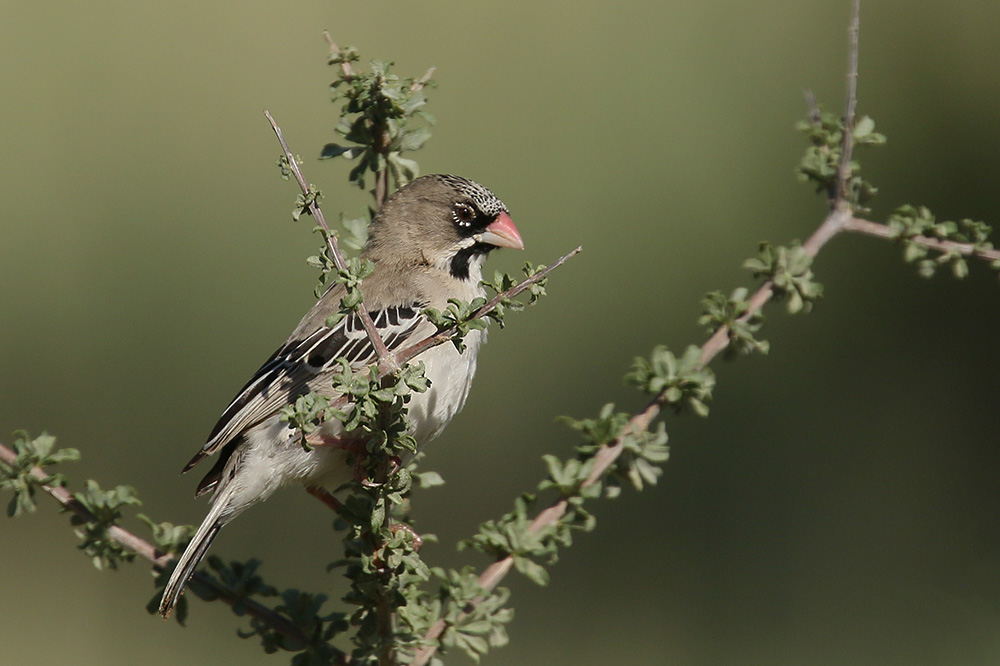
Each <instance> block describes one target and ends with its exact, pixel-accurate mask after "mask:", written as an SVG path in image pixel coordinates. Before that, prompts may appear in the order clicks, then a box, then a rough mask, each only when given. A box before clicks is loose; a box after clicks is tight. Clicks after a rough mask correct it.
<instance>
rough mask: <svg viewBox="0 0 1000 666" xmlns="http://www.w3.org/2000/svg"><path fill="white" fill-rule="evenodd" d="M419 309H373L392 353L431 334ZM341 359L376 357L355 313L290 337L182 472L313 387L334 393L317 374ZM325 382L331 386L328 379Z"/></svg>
mask: <svg viewBox="0 0 1000 666" xmlns="http://www.w3.org/2000/svg"><path fill="white" fill-rule="evenodd" d="M420 310H421V309H420V306H419V305H418V304H416V303H414V304H411V305H406V306H402V305H399V306H392V307H386V308H382V309H381V310H375V311H372V312H370V313H369V314H370V315H371V318H372V321H373V322H374V323H375V328H376V330H377V331H378V332H379V335H380V336H381V337H382V340H383V341H384V342H385V346H386V347H387V348H388V349H389V351H395V350H396V349H399V348H401V347H402V346H403V345H404V344H405V343H406V342H407V341H410V340H411V339H412V341H413V342H416V341H417V340H418V339H419V338H418V337H416V335H415V334H417V333H418V331H419V330H420V329H424V331H423V332H424V333H428V334H429V333H432V332H433V330H434V329H433V326H432V325H431V324H430V323H429V322H428V321H427V319H426V318H425V317H423V315H421V313H420ZM421 324H423V326H421ZM338 358H345V359H347V361H348V362H349V363H350V364H351V367H352V368H355V369H360V368H363V367H365V366H367V365H370V364H372V363H374V362H375V361H376V360H377V356H376V353H375V349H374V347H372V344H371V340H369V339H368V336H367V334H366V333H365V330H364V328H363V326H362V325H361V318H360V317H359V316H358V315H357V314H353V315H348V316H347V317H344V318H343V319H341V320H340V321H339V322H338V323H337V324H336V325H334V326H333V327H328V326H325V325H324V326H319V327H318V328H316V329H315V330H313V331H312V332H311V333H309V334H308V335H305V336H304V337H301V338H297V339H295V338H293V339H290V340H288V341H287V342H286V343H285V344H284V345H282V346H281V347H280V348H279V349H278V350H277V351H276V352H274V354H273V355H272V356H271V358H269V359H268V360H267V362H266V363H264V365H262V366H261V367H260V369H259V370H258V371H257V372H256V373H255V374H254V376H253V377H252V378H251V379H250V381H249V382H247V384H246V386H244V387H243V389H242V390H241V391H240V392H239V393H238V394H237V395H236V398H235V399H233V401H232V402H231V403H229V406H228V407H227V408H226V410H225V411H224V412H223V413H222V416H221V417H220V418H219V421H218V423H216V424H215V428H213V429H212V433H211V434H210V435H209V436H208V442H206V444H205V446H203V447H202V448H201V450H200V451H198V453H197V454H195V456H194V457H193V458H192V459H191V461H190V462H188V464H187V465H186V466H185V467H184V471H185V472H186V471H188V470H189V469H191V468H192V467H194V466H195V465H196V464H197V463H198V462H199V461H201V460H202V458H205V457H206V456H209V455H212V454H213V453H215V452H216V451H218V450H219V449H220V448H222V447H223V446H225V445H226V444H227V443H229V442H231V441H233V440H234V439H235V438H236V437H238V436H239V435H241V434H242V433H243V432H245V431H246V430H247V429H249V428H251V427H253V426H255V425H257V424H258V423H261V422H262V421H265V420H266V419H268V418H270V417H272V416H274V415H276V414H277V413H278V412H280V411H281V409H282V408H283V407H284V406H285V405H287V404H290V403H291V402H294V401H295V399H296V398H297V397H298V396H300V395H303V394H305V393H308V392H309V391H310V390H316V391H318V392H320V393H323V394H325V395H331V389H330V387H329V386H324V385H323V382H322V380H320V381H317V378H321V377H322V376H323V374H324V373H326V372H327V371H329V370H331V369H333V368H334V366H335V365H336V359H338ZM326 383H327V384H329V381H327V382H326ZM324 389H325V390H324Z"/></svg>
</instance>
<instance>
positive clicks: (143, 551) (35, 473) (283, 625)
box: [0, 444, 347, 664]
mask: <svg viewBox="0 0 1000 666" xmlns="http://www.w3.org/2000/svg"><path fill="white" fill-rule="evenodd" d="M16 460H17V453H15V452H14V451H12V450H11V449H9V448H7V447H6V446H4V445H3V444H0V461H2V462H4V463H6V464H8V465H11V466H13V465H14V464H15V462H16ZM30 473H31V476H32V478H33V479H35V480H36V481H37V482H38V486H39V487H40V488H41V489H42V490H44V491H45V492H46V493H48V495H49V496H51V497H52V498H53V499H54V500H56V501H57V502H59V504H61V505H62V507H63V509H64V510H66V511H70V512H72V513H75V514H76V515H77V516H79V517H80V518H81V519H83V520H84V521H87V522H91V523H96V522H98V520H97V518H96V517H95V516H94V514H92V513H91V512H90V510H88V509H87V507H85V506H84V505H83V504H81V503H80V502H79V501H78V500H77V499H76V498H75V497H73V493H71V492H70V491H69V490H67V489H66V488H64V487H62V486H54V485H49V484H47V483H45V481H46V480H47V479H49V478H50V475H49V474H48V473H47V472H46V471H45V470H44V469H42V468H41V467H33V468H32V469H31V472H30ZM107 535H108V538H109V539H111V540H112V541H114V542H116V543H119V544H121V545H122V546H124V547H125V548H128V549H129V550H131V551H132V552H134V553H135V554H136V555H138V556H139V557H141V558H143V559H144V560H146V561H148V562H149V563H151V564H152V565H153V568H154V569H156V570H157V571H160V570H163V569H164V568H166V567H167V566H168V565H169V564H170V561H171V560H173V559H174V556H173V555H169V554H167V553H164V552H162V551H160V550H159V549H158V548H157V547H156V546H154V545H153V544H151V543H150V542H148V541H146V540H145V539H143V538H142V537H140V536H138V535H136V534H133V533H132V532H130V531H128V530H126V529H125V528H123V527H120V526H118V525H111V526H109V527H108V529H107ZM194 579H195V580H197V581H198V582H199V583H201V584H202V585H204V586H206V587H209V588H211V589H212V590H213V591H215V592H216V593H217V594H218V595H219V599H221V600H222V601H223V602H225V603H226V604H227V605H229V606H235V605H236V604H237V603H239V604H241V605H243V606H244V607H245V608H246V609H247V613H248V614H249V615H250V616H251V617H254V618H256V619H258V620H261V621H262V622H264V623H266V624H267V625H268V626H270V627H272V628H273V629H274V630H275V631H277V632H278V633H280V634H281V635H282V636H285V637H286V638H289V639H291V640H293V641H295V642H297V643H302V644H303V645H307V644H308V643H309V637H308V636H305V635H304V634H303V633H302V632H301V631H299V628H298V627H296V626H295V625H294V624H292V623H291V622H289V621H288V619H286V618H284V617H282V616H281V615H280V614H278V613H276V612H275V611H273V610H271V609H270V608H268V607H267V606H265V605H263V604H261V603H259V602H257V601H254V600H252V599H242V598H237V597H236V596H235V595H234V594H233V592H232V590H230V589H229V588H227V587H226V586H224V585H221V584H220V583H219V582H218V581H216V580H215V579H214V578H212V577H211V576H208V575H206V574H204V573H202V572H201V571H195V573H194ZM338 660H339V662H338V663H343V664H346V663H347V661H346V660H345V657H344V655H338Z"/></svg>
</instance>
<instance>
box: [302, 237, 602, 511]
mask: <svg viewBox="0 0 1000 666" xmlns="http://www.w3.org/2000/svg"><path fill="white" fill-rule="evenodd" d="M582 251H583V247H582V246H580V247H576V248H575V249H573V250H571V251H570V252H567V253H566V254H564V255H563V256H561V257H559V259H557V260H556V261H554V262H553V263H552V264H551V265H549V266H546V267H545V268H543V269H542V270H540V271H538V272H537V273H535V274H534V275H532V276H531V277H528V278H525V279H524V280H522V281H521V282H518V283H517V284H516V285H514V286H513V287H511V288H510V289H508V290H507V291H504V292H501V293H499V294H497V295H496V296H494V297H493V298H491V299H490V300H488V301H487V302H486V303H485V304H483V306H482V307H481V308H479V309H478V310H476V311H475V312H473V313H472V315H471V316H470V317H469V318H470V319H482V318H483V317H485V316H486V315H488V314H489V313H490V312H493V311H494V310H496V309H497V306H499V305H500V303H501V302H502V301H503V300H504V299H510V298H516V297H517V296H518V295H520V294H521V293H523V292H524V291H526V290H527V289H528V288H529V287H531V285H533V284H535V283H537V282H539V281H541V280H542V279H543V278H545V277H547V276H548V274H549V273H551V272H552V271H554V270H555V269H557V268H559V267H560V266H562V265H563V264H564V263H566V262H567V261H569V260H570V259H572V258H573V257H575V256H576V255H577V254H579V253H580V252H582ZM457 332H458V327H457V325H452V326H449V327H447V328H443V329H441V330H440V331H438V332H437V333H434V334H432V335H429V336H427V337H426V338H424V339H423V340H419V341H417V342H414V343H413V344H412V345H410V346H408V347H404V348H402V349H400V350H399V351H397V352H394V353H392V354H390V356H391V357H392V358H390V359H389V362H388V363H384V362H380V363H379V364H378V377H377V378H378V379H382V378H383V377H386V376H387V375H389V374H390V373H392V372H395V370H394V368H401V367H403V366H404V365H406V364H407V363H409V362H410V361H412V360H413V359H414V358H415V357H417V356H419V355H420V354H422V353H424V352H425V351H427V350H428V349H431V348H433V347H437V346H438V345H441V344H444V343H445V342H448V341H449V340H451V339H452V338H453V337H455V334H456V333H457ZM346 404H347V396H343V395H342V396H340V397H339V398H337V399H336V400H334V401H333V402H332V403H331V404H330V408H331V409H339V408H341V407H343V406H344V405H346ZM306 442H307V443H308V444H309V445H310V446H330V444H329V443H328V442H325V441H323V439H322V438H321V437H320V436H318V435H316V434H313V435H308V436H306ZM313 494H315V493H313ZM320 499H321V500H322V498H320Z"/></svg>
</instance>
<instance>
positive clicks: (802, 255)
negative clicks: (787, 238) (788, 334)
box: [743, 241, 823, 314]
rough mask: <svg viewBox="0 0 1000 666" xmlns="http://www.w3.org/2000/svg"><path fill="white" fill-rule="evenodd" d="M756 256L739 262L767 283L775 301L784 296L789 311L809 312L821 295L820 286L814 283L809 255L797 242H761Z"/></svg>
mask: <svg viewBox="0 0 1000 666" xmlns="http://www.w3.org/2000/svg"><path fill="white" fill-rule="evenodd" d="M759 250H760V251H759V253H758V255H757V256H756V257H753V258H751V259H747V260H746V261H745V262H743V268H746V269H747V270H749V271H750V272H751V273H753V276H754V277H756V278H764V279H766V280H769V281H770V282H771V288H772V289H773V290H774V296H775V299H776V300H782V299H787V300H788V303H787V309H788V312H789V313H790V314H796V313H798V312H803V311H804V312H809V311H810V310H812V306H813V304H814V303H815V302H816V301H817V300H819V299H820V298H821V297H822V296H823V285H821V284H820V283H818V282H816V281H815V279H814V276H813V272H812V257H811V256H809V254H808V253H807V252H806V251H805V249H804V248H803V247H802V245H800V244H799V242H798V241H796V242H794V243H793V244H792V245H790V246H784V245H780V246H778V247H775V246H773V245H771V244H770V243H768V242H767V241H764V242H762V243H761V244H760V246H759Z"/></svg>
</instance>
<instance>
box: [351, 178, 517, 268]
mask: <svg viewBox="0 0 1000 666" xmlns="http://www.w3.org/2000/svg"><path fill="white" fill-rule="evenodd" d="M498 247H507V248H515V249H518V250H520V249H524V242H523V241H522V240H521V234H520V233H518V231H517V227H515V226H514V223H513V221H511V219H510V215H509V214H508V213H507V207H506V206H505V205H504V204H503V202H502V201H500V199H499V198H497V196H496V195H495V194H493V193H492V192H491V191H489V190H488V189H486V188H485V187H483V186H482V185H480V184H479V183H476V182H474V181H471V180H468V179H467V178H462V177H460V176H452V175H442V174H432V175H429V176H421V177H420V178H417V179H416V180H414V181H413V182H412V183H410V184H409V185H407V186H405V187H402V188H400V189H399V190H398V191H397V192H396V193H395V194H393V195H392V196H391V197H389V199H388V200H387V201H386V202H385V205H383V206H382V208H381V209H380V210H379V211H378V213H376V214H375V218H374V219H373V220H372V224H371V227H370V229H369V235H368V243H367V245H366V246H365V255H366V256H367V257H368V258H370V259H372V260H374V261H391V262H399V263H403V264H411V265H430V266H434V267H436V268H439V269H441V270H445V271H447V272H448V273H449V274H450V275H451V276H452V277H454V278H456V279H459V280H468V279H470V278H473V279H475V280H476V281H477V282H478V280H479V274H480V269H481V267H482V263H483V260H484V259H485V257H486V255H487V254H488V253H489V252H490V251H491V250H495V249H496V248H498Z"/></svg>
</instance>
